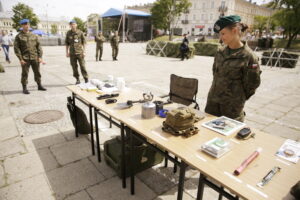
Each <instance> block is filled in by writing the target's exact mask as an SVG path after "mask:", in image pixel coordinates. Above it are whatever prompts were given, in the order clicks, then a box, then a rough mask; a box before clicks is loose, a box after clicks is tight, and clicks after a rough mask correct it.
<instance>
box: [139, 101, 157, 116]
mask: <svg viewBox="0 0 300 200" xmlns="http://www.w3.org/2000/svg"><path fill="white" fill-rule="evenodd" d="M155 109H156V105H155V104H154V103H152V102H150V101H148V102H146V103H144V104H143V105H142V118H144V119H151V118H153V117H154V116H155Z"/></svg>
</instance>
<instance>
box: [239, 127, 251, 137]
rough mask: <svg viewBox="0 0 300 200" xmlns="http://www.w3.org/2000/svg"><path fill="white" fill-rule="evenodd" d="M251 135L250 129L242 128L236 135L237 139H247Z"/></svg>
mask: <svg viewBox="0 0 300 200" xmlns="http://www.w3.org/2000/svg"><path fill="white" fill-rule="evenodd" d="M250 134H251V129H250V128H242V129H241V130H240V131H239V132H238V133H237V135H236V137H237V138H238V139H247V138H248V137H249V136H250Z"/></svg>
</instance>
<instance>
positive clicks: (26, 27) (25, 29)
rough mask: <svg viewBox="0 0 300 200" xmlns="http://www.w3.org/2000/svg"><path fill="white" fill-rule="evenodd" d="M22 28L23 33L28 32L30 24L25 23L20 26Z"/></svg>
mask: <svg viewBox="0 0 300 200" xmlns="http://www.w3.org/2000/svg"><path fill="white" fill-rule="evenodd" d="M22 28H23V31H26V32H27V31H29V28H30V24H29V23H26V24H22Z"/></svg>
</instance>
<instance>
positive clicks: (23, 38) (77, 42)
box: [14, 19, 120, 94]
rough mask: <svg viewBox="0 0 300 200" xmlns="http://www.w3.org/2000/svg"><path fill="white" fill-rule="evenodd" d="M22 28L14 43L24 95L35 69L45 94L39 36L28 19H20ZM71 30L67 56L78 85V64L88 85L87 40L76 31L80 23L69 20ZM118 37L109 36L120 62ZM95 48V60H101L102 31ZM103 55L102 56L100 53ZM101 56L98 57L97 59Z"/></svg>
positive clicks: (116, 33)
mask: <svg viewBox="0 0 300 200" xmlns="http://www.w3.org/2000/svg"><path fill="white" fill-rule="evenodd" d="M20 25H21V26H22V28H21V31H20V33H19V34H18V35H17V36H16V38H15V41H14V51H15V54H16V56H17V57H18V58H19V61H20V64H21V66H22V75H21V83H22V87H23V93H24V94H29V91H28V89H27V84H28V73H29V68H30V67H31V68H32V71H33V73H34V80H35V82H36V83H37V85H38V90H41V91H46V88H45V87H43V86H42V83H41V73H40V63H42V64H45V63H44V62H43V60H42V55H43V51H42V48H41V45H40V42H39V39H38V36H37V35H34V34H33V33H31V32H30V21H29V20H28V19H22V20H20ZM70 28H71V29H70V30H69V31H68V32H67V34H66V40H65V44H66V57H68V58H70V63H71V66H72V69H73V76H74V78H75V79H76V83H75V84H79V83H80V79H79V72H78V64H79V66H80V71H81V74H82V76H83V78H84V81H85V82H88V73H87V71H86V68H85V44H86V39H85V36H84V34H83V32H82V31H80V30H79V29H77V23H76V21H75V20H72V21H70ZM119 40H120V39H119V36H118V32H117V31H116V32H115V33H114V34H113V35H112V36H111V37H110V43H111V46H112V58H113V60H114V61H116V60H117V56H118V52H119ZM95 41H96V43H97V45H96V61H98V60H99V61H101V60H102V54H103V43H104V42H105V37H104V36H103V34H102V32H99V34H98V35H97V36H96V37H95ZM98 53H100V55H99V54H98ZM98 55H99V57H98Z"/></svg>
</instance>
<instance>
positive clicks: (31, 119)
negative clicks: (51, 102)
mask: <svg viewBox="0 0 300 200" xmlns="http://www.w3.org/2000/svg"><path fill="white" fill-rule="evenodd" d="M63 116H64V113H63V112H61V111H59V110H42V111H38V112H35V113H31V114H29V115H27V116H26V117H25V118H24V122H26V123H29V124H45V123H49V122H53V121H56V120H59V119H60V118H62V117H63Z"/></svg>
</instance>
